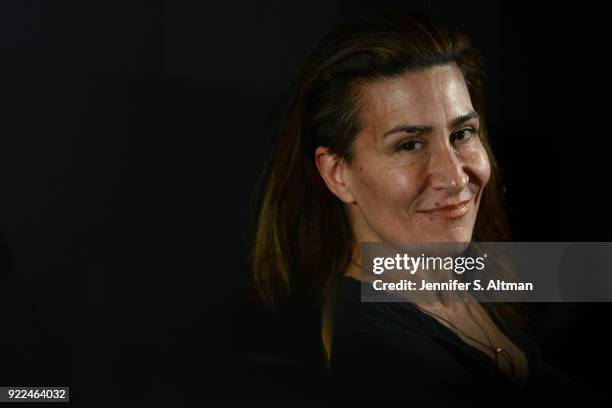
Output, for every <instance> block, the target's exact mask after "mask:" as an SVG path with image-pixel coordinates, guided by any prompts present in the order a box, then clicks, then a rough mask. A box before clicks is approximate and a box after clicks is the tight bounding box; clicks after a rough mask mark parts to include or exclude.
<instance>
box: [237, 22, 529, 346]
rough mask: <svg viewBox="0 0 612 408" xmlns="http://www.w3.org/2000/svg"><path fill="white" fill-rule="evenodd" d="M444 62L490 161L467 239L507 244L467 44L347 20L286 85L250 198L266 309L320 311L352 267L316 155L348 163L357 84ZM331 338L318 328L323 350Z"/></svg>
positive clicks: (343, 226) (479, 79)
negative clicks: (291, 306) (456, 73)
mask: <svg viewBox="0 0 612 408" xmlns="http://www.w3.org/2000/svg"><path fill="white" fill-rule="evenodd" d="M450 63H456V64H457V65H458V67H459V68H460V70H461V72H462V73H463V77H464V79H465V82H466V85H467V89H468V91H469V94H470V97H471V101H472V105H473V107H474V109H475V110H476V112H477V113H478V114H479V115H480V118H481V126H480V138H481V140H482V144H483V145H484V148H485V149H486V152H487V154H488V157H489V160H490V163H491V177H490V179H489V182H488V184H487V185H486V186H485V188H484V190H483V193H482V197H481V203H480V207H479V211H478V215H477V218H476V223H475V226H474V230H473V236H472V240H473V241H509V240H510V230H509V225H508V221H507V215H506V212H505V210H504V202H503V193H502V185H501V180H500V174H499V169H498V166H497V162H496V161H495V158H494V155H493V152H492V151H491V147H490V144H489V139H488V135H487V131H486V127H485V120H484V118H485V112H484V108H485V106H484V94H483V79H484V78H483V77H484V74H483V70H482V66H481V59H480V57H479V54H478V52H477V51H476V50H475V49H474V48H473V47H472V44H471V42H470V40H469V39H468V38H467V37H466V36H465V35H463V34H461V33H458V32H454V31H451V30H449V29H448V28H446V27H445V26H442V25H440V24H439V23H437V22H434V21H432V20H431V19H429V18H428V17H424V16H417V15H412V16H403V17H383V18H380V19H358V20H353V21H350V22H347V23H344V24H342V25H340V26H338V27H337V28H336V29H334V30H333V31H331V32H330V33H329V34H327V35H326V36H325V37H324V38H323V39H322V40H321V42H320V43H319V44H318V46H317V47H316V49H315V50H314V51H313V52H312V53H311V54H310V56H309V57H308V59H307V61H306V63H305V64H304V66H303V68H302V70H301V71H300V73H299V75H298V76H297V79H296V80H295V82H294V83H293V85H292V87H291V91H290V94H289V101H288V103H287V109H286V111H284V113H283V115H282V116H281V118H280V122H279V125H278V129H277V131H276V135H275V136H276V139H275V140H274V145H273V146H274V148H273V151H272V154H271V156H270V158H269V160H268V162H267V164H266V167H265V169H264V171H263V174H262V176H261V178H260V180H259V183H258V186H257V189H256V192H255V194H254V201H253V205H254V207H255V209H256V210H255V213H254V216H253V217H254V218H253V220H252V226H251V228H252V230H251V232H250V237H249V242H248V245H249V247H248V249H249V262H250V267H251V272H252V275H251V278H252V288H253V290H254V291H255V293H256V295H257V296H258V297H259V298H260V299H261V300H263V301H264V302H265V303H266V304H268V305H279V304H283V302H287V301H288V300H289V299H291V298H292V297H293V298H298V299H300V301H312V302H314V304H315V305H317V307H320V308H321V310H326V305H329V302H330V299H331V298H330V294H331V293H333V287H334V285H335V283H336V282H337V281H338V279H339V278H340V277H342V275H343V273H344V271H345V270H346V268H347V266H348V263H349V262H350V257H351V255H352V250H353V246H354V244H355V238H354V236H353V234H352V232H351V227H350V225H349V221H348V218H347V215H346V214H345V211H344V207H343V205H342V202H341V201H340V200H339V199H338V198H337V197H336V196H335V195H334V194H332V193H331V191H330V190H329V189H328V188H327V186H326V184H325V183H324V181H323V179H322V177H321V176H320V174H319V172H318V170H317V167H316V164H315V155H314V152H315V149H316V148H317V147H318V146H326V147H328V148H329V150H330V152H331V153H332V154H334V155H336V156H337V157H338V158H339V159H342V160H343V161H344V162H345V163H346V164H347V165H349V166H350V164H351V162H352V160H353V143H354V141H355V138H356V136H357V134H358V133H359V131H360V129H361V126H362V124H361V122H360V118H359V116H358V105H359V93H358V88H359V85H360V84H362V83H364V82H368V81H376V80H380V79H385V78H394V77H397V76H399V75H401V74H403V73H405V72H407V71H414V70H421V69H425V68H428V67H433V66H436V65H446V64H450ZM494 307H495V308H496V309H497V311H498V312H500V313H501V314H503V315H505V316H506V317H510V318H511V320H513V321H517V319H518V318H519V316H518V314H517V313H515V312H513V309H512V307H511V306H510V305H507V304H502V303H496V304H494ZM324 319H325V317H324ZM326 327H327V328H326ZM326 331H327V333H326ZM330 342H331V340H330V333H329V327H328V326H326V325H324V327H323V343H324V348H325V349H326V351H327V352H328V353H329V351H330V347H331V344H330Z"/></svg>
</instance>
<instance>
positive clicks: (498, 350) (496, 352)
mask: <svg viewBox="0 0 612 408" xmlns="http://www.w3.org/2000/svg"><path fill="white" fill-rule="evenodd" d="M351 262H352V263H353V264H355V265H356V266H358V267H359V269H361V265H359V264H358V263H357V262H355V261H353V259H352V258H351ZM413 304H414V306H415V307H416V308H417V309H419V310H420V311H422V312H423V313H425V314H427V315H430V316H434V317H437V318H438V319H440V320H443V321H445V322H446V323H448V324H449V325H450V326H452V327H453V328H454V329H456V330H457V331H458V332H459V333H461V334H462V335H464V336H465V337H467V338H469V339H471V340H473V341H475V342H476V343H478V344H480V345H482V346H484V347H487V348H489V349H491V350H492V351H493V355H494V356H495V364H497V366H499V355H500V354H501V355H503V356H504V357H505V358H506V360H508V362H509V363H510V366H511V367H512V378H513V379H516V374H517V373H516V365H515V362H514V359H513V358H512V356H510V354H509V353H508V352H507V351H506V350H505V349H504V348H502V347H495V346H493V342H492V341H491V338H490V337H489V335H488V334H487V332H486V331H485V329H484V328H483V327H482V326H481V325H480V323H478V320H477V319H475V318H474V315H473V314H472V311H471V309H470V307H469V306H467V309H468V313H469V314H470V317H471V318H472V320H473V321H474V323H476V325H477V326H478V328H479V329H480V331H481V332H482V334H483V335H484V336H485V338H486V339H487V342H488V343H489V344H486V343H483V342H481V341H480V340H478V339H476V338H474V337H472V336H470V335H469V334H467V333H466V332H464V331H463V330H461V329H460V328H459V327H457V326H456V325H454V324H453V323H452V322H450V321H449V320H447V319H445V318H444V317H442V316H439V315H437V314H436V313H433V312H430V311H428V310H425V309H423V308H422V307H420V306H419V305H417V304H416V303H413Z"/></svg>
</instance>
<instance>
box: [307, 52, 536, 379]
mask: <svg viewBox="0 0 612 408" xmlns="http://www.w3.org/2000/svg"><path fill="white" fill-rule="evenodd" d="M360 90H361V92H362V97H361V100H360V106H359V116H360V119H361V121H362V125H363V129H362V130H361V132H360V133H359V134H358V135H357V137H356V139H355V142H354V161H353V163H352V164H351V165H350V166H349V165H347V164H346V163H345V162H343V161H342V160H341V159H339V158H337V157H335V156H334V155H332V154H330V152H329V150H328V149H327V148H326V147H323V146H320V147H318V148H317V149H316V151H315V160H316V164H317V168H318V169H319V173H320V174H321V177H322V178H323V180H324V181H325V183H326V185H327V186H328V188H329V190H330V191H331V192H332V193H333V194H334V195H336V196H337V197H338V198H339V199H340V200H341V201H342V202H343V203H344V207H345V211H346V214H347V215H348V219H349V221H350V223H351V226H352V229H353V233H354V235H355V238H356V239H355V241H356V242H357V243H359V242H398V243H401V242H470V241H471V239H472V232H473V229H474V224H475V222H476V215H477V213H478V208H479V205H480V200H481V197H482V191H483V189H484V187H485V186H486V184H487V182H488V181H489V178H490V175H491V168H490V163H489V159H488V156H487V153H486V150H485V148H484V146H483V145H482V143H481V141H480V138H479V136H478V130H479V127H480V122H479V119H478V118H472V119H469V120H467V121H465V122H462V123H460V124H456V125H455V126H452V125H451V123H452V122H453V120H454V119H456V118H458V117H461V116H463V115H466V114H468V113H470V112H473V111H474V107H473V106H472V103H471V99H470V95H469V92H468V89H467V86H466V84H465V80H464V78H463V74H462V73H461V71H460V69H459V68H458V66H457V65H456V64H450V65H441V66H434V67H431V68H427V69H425V70H421V71H413V72H406V73H404V74H402V75H400V76H397V77H395V78H392V79H385V80H377V81H375V82H369V83H366V84H363V85H361V88H360ZM398 125H410V126H413V125H418V126H427V127H430V128H431V130H430V131H421V132H418V131H417V132H414V131H411V132H405V131H401V132H397V133H394V134H390V135H387V136H386V137H385V136H384V135H385V133H387V132H388V131H390V130H391V129H394V128H396V127H397V126H398ZM464 200H469V211H468V213H467V214H466V215H464V216H463V217H461V218H457V219H445V218H442V217H439V216H435V215H433V214H432V213H431V212H427V210H431V209H433V208H436V207H440V206H445V205H448V204H451V203H457V202H460V201H464ZM359 250H360V249H359V245H358V244H357V245H356V247H355V248H354V252H353V259H355V260H359V259H360V253H359ZM345 275H347V276H352V277H355V278H357V279H359V277H360V276H361V274H360V270H359V269H358V268H357V267H356V266H354V265H353V264H350V265H349V267H348V268H347V270H346V272H345ZM419 306H421V307H422V308H423V309H425V310H428V311H431V312H433V313H435V314H438V315H440V316H443V317H444V318H446V319H448V320H450V321H451V322H453V323H455V324H456V325H457V326H459V327H460V328H461V330H463V331H465V332H467V333H468V334H469V335H471V336H472V337H475V338H477V339H479V340H482V342H484V343H486V338H485V337H484V335H483V333H482V330H481V329H480V328H479V327H478V326H477V325H476V323H475V322H474V319H472V318H470V317H469V314H468V307H469V308H470V310H471V311H472V314H473V315H474V317H475V318H476V319H478V321H479V322H480V324H481V325H482V326H483V327H484V328H485V330H486V332H487V333H488V335H489V337H491V340H492V341H493V342H494V344H496V345H497V346H500V347H504V348H506V349H507V350H508V351H509V352H510V354H511V355H512V357H513V359H514V360H515V361H516V362H517V365H518V368H519V372H522V375H523V376H524V377H526V375H527V360H526V358H525V356H524V354H523V353H522V352H521V351H520V350H519V349H518V348H517V347H515V346H514V345H513V344H512V343H511V342H510V341H509V340H508V339H507V338H506V337H505V336H504V335H503V333H501V331H500V330H499V329H498V328H497V327H496V326H495V324H494V322H493V321H491V319H490V318H489V316H488V314H487V313H486V311H484V309H482V307H480V306H478V305H476V306H474V305H473V304H472V305H471V306H468V303H465V302H451V301H440V302H420V303H419ZM443 324H445V323H443ZM449 328H450V327H449ZM451 329H452V328H451ZM452 330H454V329H452ZM464 340H465V341H466V342H468V343H469V344H471V345H472V346H474V347H477V348H480V349H481V351H483V352H485V353H487V354H489V355H490V357H492V358H493V357H494V354H493V352H492V351H491V350H490V349H488V348H486V347H483V346H481V345H478V344H477V343H476V342H473V341H472V340H470V339H468V338H464ZM505 368H506V370H508V371H509V370H510V366H509V364H508V365H507V367H505ZM502 369H503V367H502Z"/></svg>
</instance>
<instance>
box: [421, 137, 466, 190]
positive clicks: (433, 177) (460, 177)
mask: <svg viewBox="0 0 612 408" xmlns="http://www.w3.org/2000/svg"><path fill="white" fill-rule="evenodd" d="M429 181H430V186H431V188H433V189H435V190H448V191H449V193H451V194H452V193H460V192H462V191H463V190H465V189H466V187H467V185H468V183H469V181H470V177H469V175H468V174H467V173H466V172H465V161H464V160H463V158H462V157H461V155H460V154H459V153H458V152H457V151H456V150H455V149H454V148H453V147H452V146H448V145H447V146H445V147H443V148H439V149H436V151H435V152H433V153H432V155H431V156H430V162H429Z"/></svg>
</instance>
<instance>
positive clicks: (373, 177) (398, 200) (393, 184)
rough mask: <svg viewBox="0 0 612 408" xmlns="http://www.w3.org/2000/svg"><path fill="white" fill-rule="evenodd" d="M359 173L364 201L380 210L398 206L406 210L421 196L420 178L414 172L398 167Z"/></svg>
mask: <svg viewBox="0 0 612 408" xmlns="http://www.w3.org/2000/svg"><path fill="white" fill-rule="evenodd" d="M359 172H360V175H361V177H360V179H359V190H360V193H361V195H362V197H363V199H364V201H366V202H369V203H371V204H372V205H376V206H377V207H379V208H380V207H383V206H384V207H389V206H396V205H399V206H401V207H403V208H404V207H406V205H409V204H410V203H411V202H412V201H414V200H415V198H416V197H417V196H418V194H419V188H418V186H419V183H420V181H419V180H420V178H419V177H420V176H419V175H418V174H415V172H414V171H407V169H405V168H403V167H396V168H385V169H377V170H372V169H360V170H359ZM364 204H365V203H364Z"/></svg>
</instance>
